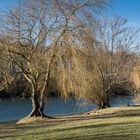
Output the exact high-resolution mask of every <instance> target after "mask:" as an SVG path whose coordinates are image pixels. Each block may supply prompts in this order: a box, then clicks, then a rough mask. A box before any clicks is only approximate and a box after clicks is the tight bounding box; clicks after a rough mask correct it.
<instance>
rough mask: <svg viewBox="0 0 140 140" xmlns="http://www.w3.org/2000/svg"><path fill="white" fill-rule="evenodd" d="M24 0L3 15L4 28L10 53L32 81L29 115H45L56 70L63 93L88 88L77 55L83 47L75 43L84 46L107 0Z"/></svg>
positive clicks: (76, 91) (75, 92) (65, 94)
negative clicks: (91, 26) (86, 35)
mask: <svg viewBox="0 0 140 140" xmlns="http://www.w3.org/2000/svg"><path fill="white" fill-rule="evenodd" d="M22 2H23V3H20V4H19V5H18V6H16V7H15V9H11V10H10V12H9V14H8V15H7V16H6V19H4V18H2V22H1V28H3V30H4V31H5V32H6V33H7V34H6V36H8V38H9V41H8V42H7V43H8V45H9V53H10V57H11V58H12V60H13V61H14V62H15V64H16V65H17V66H18V67H19V69H20V71H21V72H22V73H23V75H24V77H25V78H26V80H27V81H28V82H29V83H30V87H31V94H32V106H33V110H32V112H31V113H30V114H29V116H45V115H44V113H43V111H44V107H45V101H46V96H47V94H48V87H49V84H50V79H51V76H52V75H53V71H55V70H56V73H57V76H56V77H57V80H56V81H57V87H58V89H59V90H60V93H61V96H64V97H68V94H69V93H70V92H71V93H72V92H73V93H74V94H76V95H81V94H78V93H79V92H84V91H85V89H84V88H83V87H82V88H81V87H80V86H81V85H84V84H85V83H86V82H85V81H84V80H86V79H84V78H85V74H84V71H83V69H82V68H81V67H80V66H81V64H79V62H80V59H79V58H78V56H79V55H78V54H79V52H80V53H81V50H80V48H79V49H77V48H76V47H74V46H81V47H83V44H82V35H83V32H84V29H85V28H86V27H88V26H89V25H90V23H91V22H93V21H94V19H95V15H96V14H95V13H96V12H97V11H98V10H100V9H102V7H103V6H104V5H105V3H106V2H107V1H105V0H94V1H88V0H84V1H81V0H78V1H75V0H74V1H71V0H67V1H63V0H41V1H37V0H31V1H22ZM95 11H96V12H95ZM87 17H88V20H87ZM65 52H66V54H67V56H66V55H64V54H65ZM68 58H70V60H69V62H68ZM83 75H84V76H83ZM53 77H55V76H53ZM79 81H80V82H79ZM82 82H83V83H82ZM73 85H74V86H73ZM85 86H87V84H85ZM81 89H82V90H81ZM84 93H85V92H84Z"/></svg>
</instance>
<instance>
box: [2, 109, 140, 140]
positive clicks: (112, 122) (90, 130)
mask: <svg viewBox="0 0 140 140" xmlns="http://www.w3.org/2000/svg"><path fill="white" fill-rule="evenodd" d="M89 114H90V115H77V116H67V117H61V118H57V119H41V118H38V119H34V118H32V119H31V120H30V121H32V122H33V123H26V124H15V122H11V123H1V124H0V140H1V139H11V140H12V139H13V140H15V139H19V140H20V139H26V140H39V139H44V140H67V139H70V140H71V139H72V140H93V139H95V140H140V116H139V115H140V107H116V108H109V109H104V110H99V111H96V112H90V113H89ZM28 121H29V120H28ZM26 122H27V121H26Z"/></svg>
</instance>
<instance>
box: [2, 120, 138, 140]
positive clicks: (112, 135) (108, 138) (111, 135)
mask: <svg viewBox="0 0 140 140" xmlns="http://www.w3.org/2000/svg"><path fill="white" fill-rule="evenodd" d="M127 125H130V127H129V129H131V125H133V127H135V126H139V125H140V123H137V124H136V123H135V122H129V123H127V122H125V123H113V124H112V123H102V124H95V125H94V124H92V125H86V126H85V125H84V126H76V127H68V128H54V129H51V130H49V129H47V130H45V129H43V132H37V131H35V132H31V133H29V132H28V131H27V134H26V133H24V131H23V128H24V126H23V127H21V128H18V131H19V132H20V133H18V131H16V130H15V131H14V132H12V133H10V132H9V134H8V135H2V136H0V139H3V138H7V139H8V138H15V139H16V138H18V137H24V136H26V135H27V136H30V137H32V136H34V137H36V138H37V137H39V135H41V136H44V137H46V138H47V136H48V134H49V133H55V132H56V133H59V132H64V133H62V137H63V138H61V140H62V139H74V140H78V139H79V140H90V139H91V140H93V139H96V140H98V139H105V140H115V139H118V140H120V139H119V137H120V138H122V137H123V138H124V139H125V137H127V138H128V135H130V136H131V137H135V140H137V139H136V137H137V135H138V134H132V133H133V131H131V130H130V131H129V132H131V133H129V134H126V133H123V131H119V130H118V131H115V132H114V131H113V132H112V131H111V132H107V133H104V132H103V131H101V132H99V133H98V134H96V133H94V132H93V133H92V134H91V133H90V134H88V131H87V133H85V134H84V135H83V134H82V133H81V134H78V133H76V134H75V133H74V131H76V130H78V129H79V130H81V129H85V131H86V129H94V128H99V131H100V128H103V127H110V126H118V127H122V126H127ZM43 127H46V126H45V125H44V126H43ZM33 128H38V127H35V126H34V127H33ZM33 128H32V127H30V130H32V131H34V130H33ZM40 128H41V126H40ZM101 130H102V129H101ZM21 132H23V133H21ZM65 132H67V133H69V134H70V135H69V134H68V137H66V136H63V134H64V135H65ZM79 132H80V131H79ZM81 132H83V131H81ZM14 133H17V134H14ZM48 139H49V138H48ZM54 139H57V140H59V138H58V137H55V136H54ZM124 139H123V140H124Z"/></svg>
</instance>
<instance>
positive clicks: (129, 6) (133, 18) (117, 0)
mask: <svg viewBox="0 0 140 140" xmlns="http://www.w3.org/2000/svg"><path fill="white" fill-rule="evenodd" d="M21 1H22V0H21ZM17 2H18V0H0V11H6V10H7V9H8V8H9V7H11V6H14V5H15V4H16V3H17ZM106 12H107V15H108V16H112V15H118V16H122V17H125V18H126V19H127V20H128V22H129V24H130V25H134V26H138V27H140V0H113V3H112V4H111V6H110V8H108V10H106Z"/></svg>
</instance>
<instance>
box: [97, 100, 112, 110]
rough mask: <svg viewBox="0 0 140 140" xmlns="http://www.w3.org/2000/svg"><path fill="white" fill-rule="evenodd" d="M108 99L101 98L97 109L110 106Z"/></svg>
mask: <svg viewBox="0 0 140 140" xmlns="http://www.w3.org/2000/svg"><path fill="white" fill-rule="evenodd" d="M110 106H111V105H110V99H109V98H108V99H105V100H103V101H102V102H101V103H99V104H98V109H105V108H108V107H110Z"/></svg>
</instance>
